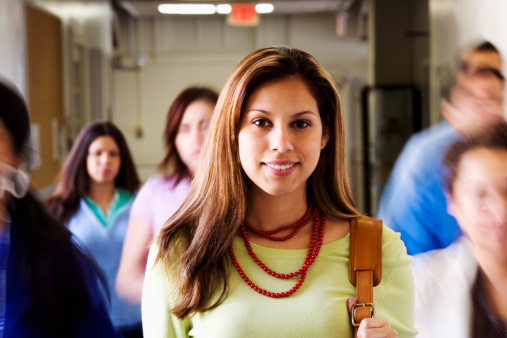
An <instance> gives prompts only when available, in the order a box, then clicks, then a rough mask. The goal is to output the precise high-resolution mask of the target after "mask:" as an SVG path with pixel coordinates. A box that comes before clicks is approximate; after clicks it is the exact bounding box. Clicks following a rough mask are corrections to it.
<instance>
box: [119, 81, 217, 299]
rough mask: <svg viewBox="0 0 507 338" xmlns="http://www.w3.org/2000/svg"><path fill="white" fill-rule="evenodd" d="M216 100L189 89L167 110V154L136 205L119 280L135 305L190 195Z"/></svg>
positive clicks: (209, 94)
mask: <svg viewBox="0 0 507 338" xmlns="http://www.w3.org/2000/svg"><path fill="white" fill-rule="evenodd" d="M217 99H218V94H217V93H216V92H215V91H213V90H212V89H209V88H205V87H189V88H187V89H185V90H183V91H182V92H181V93H179V94H178V96H177V97H176V99H174V101H173V103H172V104H171V106H170V108H169V111H168V113H167V121H166V126H165V131H164V145H165V149H166V154H165V157H164V159H163V160H162V163H161V164H160V165H159V173H157V174H156V175H154V176H152V177H151V178H150V179H149V180H148V181H147V182H146V183H145V184H144V185H143V187H142V188H141V190H140V191H139V194H138V195H137V197H136V200H135V202H134V204H133V206H132V210H131V212H130V223H129V229H128V232H127V237H126V238H125V244H124V247H123V253H122V258H121V263H120V269H119V271H118V277H117V281H116V290H117V292H118V294H120V296H122V297H123V298H124V299H126V300H128V301H129V302H131V303H134V304H141V294H142V290H143V281H144V272H145V270H146V261H147V258H148V248H149V245H150V243H151V240H152V238H153V237H154V236H156V235H157V234H158V232H159V231H160V229H161V228H162V225H163V224H164V223H165V222H166V221H167V220H168V219H169V217H171V216H172V215H173V214H174V213H175V212H176V210H178V208H179V207H180V205H181V204H182V203H183V200H184V199H185V197H186V196H187V192H188V189H189V185H190V181H191V179H192V176H193V173H194V171H195V170H196V168H197V163H198V159H199V154H200V152H201V146H202V143H203V141H204V138H205V136H206V133H207V130H208V125H209V121H210V118H211V114H212V113H213V109H214V107H215V104H216V101H217Z"/></svg>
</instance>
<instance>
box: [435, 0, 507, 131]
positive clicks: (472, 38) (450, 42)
mask: <svg viewBox="0 0 507 338" xmlns="http://www.w3.org/2000/svg"><path fill="white" fill-rule="evenodd" d="M429 3H430V7H429V8H430V9H429V10H430V30H431V39H430V83H431V122H432V123H436V122H438V121H439V120H440V119H441V114H440V88H441V87H442V86H446V85H448V84H449V82H450V81H452V71H453V69H454V67H455V61H456V59H457V56H458V53H459V52H460V51H461V50H462V49H463V48H466V47H467V46H469V45H470V44H472V43H474V42H476V41H478V40H480V39H487V40H489V41H490V42H492V43H493V44H495V45H496V47H497V48H498V49H499V50H500V52H501V53H502V55H503V57H504V72H505V69H506V67H505V66H506V64H507V34H506V32H507V20H506V19H505V15H506V13H507V1H505V0H487V1H484V0H430V2H429Z"/></svg>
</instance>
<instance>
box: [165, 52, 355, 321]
mask: <svg viewBox="0 0 507 338" xmlns="http://www.w3.org/2000/svg"><path fill="white" fill-rule="evenodd" d="M288 77H298V78H300V79H301V80H302V81H303V82H305V83H306V84H307V86H308V88H309V89H310V91H311V93H312V95H313V97H314V98H315V100H316V101H317V105H318V108H319V113H320V116H321V119H322V122H323V126H324V128H327V129H328V130H329V135H330V140H329V143H328V144H327V145H326V147H325V148H324V149H323V150H322V152H321V156H320V159H319V162H318V164H317V167H316V169H315V171H314V173H313V174H312V175H311V176H310V178H309V180H308V182H307V198H308V200H309V201H312V203H314V205H317V206H318V207H319V208H321V209H322V210H323V211H324V212H325V213H326V214H328V215H329V216H331V217H335V218H353V217H356V216H357V215H358V212H357V210H356V208H355V206H354V202H353V199H352V194H351V191H350V188H349V184H348V181H347V178H346V174H345V146H344V130H343V119H342V112H341V105H340V98H339V96H338V90H337V87H336V84H335V82H334V81H333V79H332V78H331V76H330V74H329V73H328V72H327V71H326V70H325V69H324V68H323V67H322V66H320V64H319V63H318V62H317V61H316V60H315V58H314V57H313V56H311V55H309V54H308V53H305V52H303V51H301V50H298V49H292V48H289V47H285V46H274V47H267V48H262V49H259V50H257V51H254V52H252V53H251V54H249V55H248V56H247V57H245V58H244V59H243V60H242V61H240V63H239V64H238V65H237V66H236V68H235V69H234V71H233V72H232V74H231V75H230V77H229V78H228V80H227V82H226V84H225V86H224V88H223V90H222V92H221V94H220V97H219V99H218V102H217V105H216V108H215V112H214V113H213V117H212V119H211V125H210V129H209V133H208V137H207V141H206V143H205V146H204V149H203V151H202V153H201V158H200V164H199V166H198V170H197V172H196V173H195V177H194V180H193V183H192V185H191V189H190V192H189V195H188V197H187V199H186V200H185V202H184V203H183V205H182V207H181V208H180V209H179V210H178V212H177V213H176V214H175V215H174V216H173V217H172V218H171V219H170V220H168V221H167V223H166V224H165V225H166V226H165V227H164V228H163V229H162V231H161V232H160V234H159V237H158V239H157V241H158V245H159V252H158V256H157V261H156V262H157V264H163V265H164V267H165V268H166V270H167V273H168V274H169V275H171V276H174V277H175V279H174V280H175V286H174V291H175V293H176V296H177V297H175V298H176V302H175V303H174V306H173V308H172V312H173V313H174V314H175V315H176V316H178V317H179V318H184V317H186V316H188V315H189V314H192V313H195V312H200V311H207V310H210V309H212V308H214V307H216V306H217V305H219V304H220V303H221V302H222V301H223V299H224V298H225V296H226V294H227V290H228V275H227V266H228V261H227V255H226V252H227V247H228V246H229V244H231V243H232V241H233V239H234V237H235V235H236V234H237V233H238V229H239V226H240V224H241V222H242V220H243V218H244V216H245V214H246V209H247V177H246V175H245V174H244V172H243V169H242V167H241V164H240V160H239V154H238V153H239V146H238V134H239V127H240V121H241V117H242V114H243V110H244V105H245V103H246V101H247V99H248V98H249V96H250V95H251V94H252V93H253V91H255V90H256V89H257V88H259V87H261V86H264V85H266V84H269V83H273V82H276V81H279V80H282V79H285V78H288Z"/></svg>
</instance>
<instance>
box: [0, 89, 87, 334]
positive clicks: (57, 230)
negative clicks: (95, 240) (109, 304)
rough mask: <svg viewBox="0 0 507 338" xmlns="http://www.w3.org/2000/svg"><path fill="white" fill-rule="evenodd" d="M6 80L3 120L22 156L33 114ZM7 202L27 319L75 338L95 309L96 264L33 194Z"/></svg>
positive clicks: (1, 95) (0, 107) (0, 99)
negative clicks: (91, 269) (92, 279)
mask: <svg viewBox="0 0 507 338" xmlns="http://www.w3.org/2000/svg"><path fill="white" fill-rule="evenodd" d="M4 81H5V80H0V119H1V120H2V121H3V122H4V124H5V126H6V129H7V131H8V132H9V134H10V136H11V137H12V141H13V145H14V150H15V152H16V155H17V156H19V157H20V158H22V157H23V156H24V155H25V149H26V144H27V143H28V139H29V130H30V127H29V126H30V124H29V118H28V110H27V108H26V105H25V103H24V100H23V99H22V96H21V94H20V93H19V91H18V90H17V89H15V87H14V86H12V85H11V84H7V83H6V82H4ZM8 201H9V202H8V205H7V207H8V209H9V213H10V215H11V230H10V231H11V252H13V251H14V250H16V252H17V255H16V257H18V258H19V261H16V262H14V266H12V267H11V268H12V269H15V270H17V272H19V273H16V274H15V277H16V283H20V284H21V285H23V287H24V288H26V289H27V290H28V292H29V297H30V298H29V304H28V308H26V312H25V315H26V316H27V319H28V320H34V321H35V325H37V326H38V327H39V328H44V329H43V331H45V332H46V333H47V336H52V337H70V336H73V335H75V331H76V328H77V324H78V322H79V321H80V320H82V319H84V316H85V315H86V313H87V312H88V311H90V309H91V307H92V306H93V304H92V300H91V296H90V293H89V284H88V282H89V280H87V278H86V272H85V271H86V267H85V265H86V264H88V263H89V264H90V266H93V263H92V262H91V261H89V260H88V258H87V257H86V256H84V255H82V254H81V252H79V250H78V248H77V247H76V246H75V245H74V244H73V242H72V240H71V236H72V235H71V233H70V231H68V230H67V229H66V228H65V227H64V226H63V225H61V224H60V223H58V222H57V221H56V220H54V219H53V218H52V217H51V216H49V215H48V213H47V212H46V211H45V209H44V207H43V206H42V204H41V203H40V202H39V201H38V200H37V199H36V198H35V197H34V196H33V195H32V194H31V193H30V192H28V194H27V195H25V196H24V197H22V198H15V197H13V196H10V199H9V200H8ZM12 234H15V235H14V236H12ZM80 258H81V259H80Z"/></svg>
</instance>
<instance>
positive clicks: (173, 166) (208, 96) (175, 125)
mask: <svg viewBox="0 0 507 338" xmlns="http://www.w3.org/2000/svg"><path fill="white" fill-rule="evenodd" d="M217 99H218V94H217V93H216V92H214V91H213V90H211V89H209V88H206V87H189V88H187V89H185V90H183V91H182V92H181V93H179V94H178V96H177V97H176V98H175V99H174V101H173V103H172V104H171V106H170V107H169V111H168V112H167V120H166V124H165V130H164V146H165V150H166V153H165V156H164V159H163V160H162V162H161V163H160V165H159V166H158V169H159V170H160V171H161V172H162V173H163V174H164V175H165V176H166V177H170V176H171V177H174V178H175V181H174V185H177V184H178V183H179V182H180V181H181V180H182V179H183V178H185V177H188V176H189V175H190V172H189V170H188V168H187V166H186V165H185V163H183V161H182V160H181V157H180V155H179V154H178V150H177V149H176V146H175V140H176V136H177V135H178V130H179V128H180V124H181V120H182V119H183V115H184V114H185V110H187V107H188V106H189V105H190V104H191V103H193V102H195V101H198V100H204V101H207V102H209V103H210V104H211V105H212V106H215V104H216V103H217Z"/></svg>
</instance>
